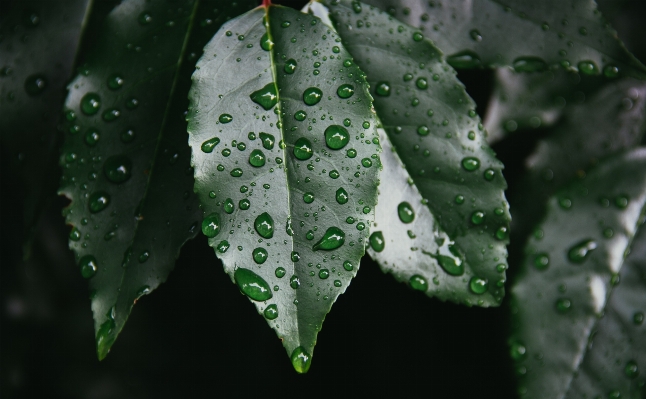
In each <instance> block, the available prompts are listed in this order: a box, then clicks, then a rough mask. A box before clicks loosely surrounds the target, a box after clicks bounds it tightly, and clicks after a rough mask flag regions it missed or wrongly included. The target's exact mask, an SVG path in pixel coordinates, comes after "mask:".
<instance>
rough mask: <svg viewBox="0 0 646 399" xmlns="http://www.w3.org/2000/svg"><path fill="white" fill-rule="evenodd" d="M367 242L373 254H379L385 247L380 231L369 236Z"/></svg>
mask: <svg viewBox="0 0 646 399" xmlns="http://www.w3.org/2000/svg"><path fill="white" fill-rule="evenodd" d="M368 241H369V242H370V247H371V248H372V249H373V250H374V251H375V252H381V251H383V250H384V248H385V247H386V241H385V240H384V235H383V233H382V232H381V231H375V232H374V233H372V234H370V238H369V240H368Z"/></svg>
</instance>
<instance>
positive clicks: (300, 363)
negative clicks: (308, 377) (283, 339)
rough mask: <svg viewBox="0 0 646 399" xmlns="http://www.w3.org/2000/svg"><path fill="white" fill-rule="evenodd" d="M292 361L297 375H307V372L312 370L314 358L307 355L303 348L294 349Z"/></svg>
mask: <svg viewBox="0 0 646 399" xmlns="http://www.w3.org/2000/svg"><path fill="white" fill-rule="evenodd" d="M290 359H291V361H292V366H294V370H296V372H297V373H299V374H305V373H307V370H309V369H310V364H311V363H312V356H310V354H309V353H307V352H306V351H305V348H303V347H302V346H299V347H298V348H296V349H294V351H293V352H292V355H291V356H290Z"/></svg>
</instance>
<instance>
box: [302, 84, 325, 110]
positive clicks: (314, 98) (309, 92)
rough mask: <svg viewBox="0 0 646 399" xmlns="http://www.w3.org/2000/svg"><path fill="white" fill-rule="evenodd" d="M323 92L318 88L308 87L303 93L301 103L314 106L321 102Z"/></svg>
mask: <svg viewBox="0 0 646 399" xmlns="http://www.w3.org/2000/svg"><path fill="white" fill-rule="evenodd" d="M322 97H323V92H322V91H321V89H319V88H318V87H310V88H308V89H305V91H304V92H303V101H304V102H305V104H307V105H310V106H311V105H316V104H318V103H319V101H321V98H322Z"/></svg>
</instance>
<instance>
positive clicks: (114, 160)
mask: <svg viewBox="0 0 646 399" xmlns="http://www.w3.org/2000/svg"><path fill="white" fill-rule="evenodd" d="M103 173H105V176H106V177H107V178H108V180H110V181H111V182H113V183H117V184H118V183H123V182H125V181H127V180H128V179H130V176H132V161H131V160H130V158H128V157H127V156H125V155H114V156H111V157H110V158H108V159H107V160H106V161H105V163H104V164H103Z"/></svg>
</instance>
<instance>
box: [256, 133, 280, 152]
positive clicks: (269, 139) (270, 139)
mask: <svg viewBox="0 0 646 399" xmlns="http://www.w3.org/2000/svg"><path fill="white" fill-rule="evenodd" d="M258 136H259V137H260V140H261V141H262V146H263V147H264V148H265V149H266V150H273V149H274V143H275V142H276V139H275V138H274V136H273V135H271V134H269V133H260V134H259V135H258Z"/></svg>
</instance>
